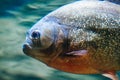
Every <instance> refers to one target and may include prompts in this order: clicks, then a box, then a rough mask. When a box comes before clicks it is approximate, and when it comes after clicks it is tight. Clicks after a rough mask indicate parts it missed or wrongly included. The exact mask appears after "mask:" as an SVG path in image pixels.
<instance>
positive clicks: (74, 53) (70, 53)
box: [66, 50, 88, 56]
mask: <svg viewBox="0 0 120 80" xmlns="http://www.w3.org/2000/svg"><path fill="white" fill-rule="evenodd" d="M87 53H88V51H87V50H78V51H72V52H69V53H66V54H67V55H73V56H82V55H85V54H87Z"/></svg>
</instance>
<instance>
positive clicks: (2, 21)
mask: <svg viewBox="0 0 120 80" xmlns="http://www.w3.org/2000/svg"><path fill="white" fill-rule="evenodd" d="M74 1H76V0H1V1H0V6H1V7H0V80H109V79H107V78H105V77H103V76H101V75H76V74H71V73H65V72H61V71H58V70H55V69H52V68H50V67H47V66H46V65H45V64H43V63H41V62H39V61H37V60H35V59H33V58H31V57H28V56H26V55H25V54H23V52H22V44H23V42H24V40H25V33H26V31H27V30H28V29H29V28H30V27H32V25H33V24H34V23H35V22H37V21H38V20H39V19H41V18H42V17H43V16H45V15H46V14H48V13H49V12H51V11H53V10H55V9H57V8H58V7H60V6H62V5H64V4H67V3H71V2H74ZM111 1H112V0H111ZM116 1H117V0H116ZM116 3H117V2H116ZM119 3H120V1H119V0H118V4H119ZM5 4H7V5H5Z"/></svg>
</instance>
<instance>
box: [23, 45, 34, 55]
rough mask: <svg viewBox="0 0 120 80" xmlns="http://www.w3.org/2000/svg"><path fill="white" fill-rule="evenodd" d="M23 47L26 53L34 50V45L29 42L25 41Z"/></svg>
mask: <svg viewBox="0 0 120 80" xmlns="http://www.w3.org/2000/svg"><path fill="white" fill-rule="evenodd" d="M22 49H23V52H24V53H25V54H28V53H29V52H30V50H32V47H31V46H30V45H29V44H27V43H25V44H23V47H22Z"/></svg>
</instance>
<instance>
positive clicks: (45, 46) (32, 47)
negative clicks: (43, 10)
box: [23, 18, 64, 62]
mask: <svg viewBox="0 0 120 80" xmlns="http://www.w3.org/2000/svg"><path fill="white" fill-rule="evenodd" d="M63 38H64V35H63V32H62V30H61V25H60V24H58V22H57V20H56V19H54V18H43V19H42V20H40V21H38V22H37V23H36V24H35V25H33V27H32V28H31V29H29V30H28V31H27V33H26V40H25V42H24V44H23V52H24V53H25V54H27V55H28V56H31V57H33V58H37V59H39V60H40V61H43V62H44V61H45V62H47V61H46V59H47V60H50V59H51V58H52V57H50V56H54V54H55V52H54V51H55V49H56V47H55V46H56V45H57V43H60V42H62V40H63Z"/></svg>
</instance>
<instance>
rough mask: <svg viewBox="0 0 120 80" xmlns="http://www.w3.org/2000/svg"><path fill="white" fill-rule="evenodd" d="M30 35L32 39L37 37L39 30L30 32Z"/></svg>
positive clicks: (38, 36)
mask: <svg viewBox="0 0 120 80" xmlns="http://www.w3.org/2000/svg"><path fill="white" fill-rule="evenodd" d="M31 37H32V38H33V39H39V38H40V32H39V31H37V30H36V31H33V32H32V34H31Z"/></svg>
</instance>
